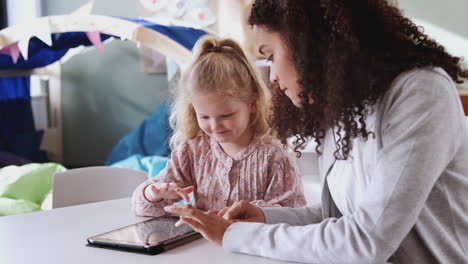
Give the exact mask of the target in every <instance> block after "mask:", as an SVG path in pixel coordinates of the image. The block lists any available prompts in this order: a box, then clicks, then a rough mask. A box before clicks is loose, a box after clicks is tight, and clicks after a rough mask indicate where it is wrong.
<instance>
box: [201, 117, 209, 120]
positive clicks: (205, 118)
mask: <svg viewBox="0 0 468 264" xmlns="http://www.w3.org/2000/svg"><path fill="white" fill-rule="evenodd" d="M208 118H210V117H208V116H202V117H201V119H203V120H207V119H208Z"/></svg>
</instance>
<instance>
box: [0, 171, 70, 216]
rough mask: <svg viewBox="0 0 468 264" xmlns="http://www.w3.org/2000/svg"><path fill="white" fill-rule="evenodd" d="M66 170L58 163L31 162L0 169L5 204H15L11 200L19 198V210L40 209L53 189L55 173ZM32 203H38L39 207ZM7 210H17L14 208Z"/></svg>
mask: <svg viewBox="0 0 468 264" xmlns="http://www.w3.org/2000/svg"><path fill="white" fill-rule="evenodd" d="M65 170H66V169H65V167H63V166H62V165H60V164H56V163H43V164H38V163H31V164H27V165H23V166H8V167H4V168H2V169H0V198H6V199H4V200H3V206H5V208H9V206H12V205H13V202H12V201H10V200H17V201H18V202H17V206H18V207H19V208H20V209H18V210H19V211H22V210H37V209H39V208H40V205H41V204H42V203H43V201H44V200H45V199H46V197H47V194H48V193H49V192H50V190H51V189H52V177H53V175H54V174H55V173H56V172H62V171H65ZM31 203H32V204H35V205H37V208H36V207H35V206H33V205H32V204H31ZM0 207H2V205H0ZM21 208H22V209H21ZM2 210H3V209H2ZM5 210H7V211H9V212H10V211H11V212H15V210H13V209H5Z"/></svg>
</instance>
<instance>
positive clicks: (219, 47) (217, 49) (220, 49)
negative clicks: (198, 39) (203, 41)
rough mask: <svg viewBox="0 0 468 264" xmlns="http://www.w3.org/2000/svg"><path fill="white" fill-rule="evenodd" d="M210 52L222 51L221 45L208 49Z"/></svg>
mask: <svg viewBox="0 0 468 264" xmlns="http://www.w3.org/2000/svg"><path fill="white" fill-rule="evenodd" d="M210 51H211V52H221V51H223V49H222V47H221V46H213V47H212V48H211V49H210Z"/></svg>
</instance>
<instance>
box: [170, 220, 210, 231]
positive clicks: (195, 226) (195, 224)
mask: <svg viewBox="0 0 468 264" xmlns="http://www.w3.org/2000/svg"><path fill="white" fill-rule="evenodd" d="M179 222H180V223H181V224H180V225H179V226H181V225H182V223H184V224H187V225H189V226H191V227H192V228H193V229H195V231H197V232H200V233H204V232H205V231H206V230H205V226H204V225H202V224H201V223H200V222H198V221H196V220H195V219H192V218H188V217H183V216H181V217H180V220H179V221H177V223H179ZM177 223H176V226H177Z"/></svg>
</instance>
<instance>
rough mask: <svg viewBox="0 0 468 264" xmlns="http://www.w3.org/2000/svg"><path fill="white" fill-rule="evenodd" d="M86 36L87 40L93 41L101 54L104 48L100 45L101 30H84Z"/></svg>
mask: <svg viewBox="0 0 468 264" xmlns="http://www.w3.org/2000/svg"><path fill="white" fill-rule="evenodd" d="M86 36H87V37H88V39H89V41H90V42H91V43H93V45H94V47H96V49H98V51H99V52H100V53H101V54H103V53H104V48H103V47H102V41H101V32H99V31H90V32H86Z"/></svg>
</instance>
